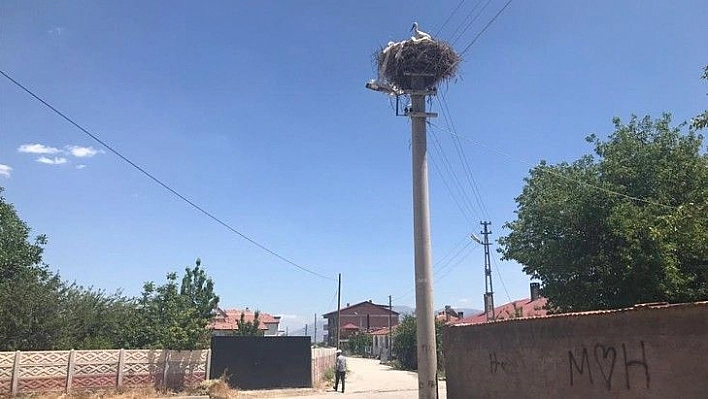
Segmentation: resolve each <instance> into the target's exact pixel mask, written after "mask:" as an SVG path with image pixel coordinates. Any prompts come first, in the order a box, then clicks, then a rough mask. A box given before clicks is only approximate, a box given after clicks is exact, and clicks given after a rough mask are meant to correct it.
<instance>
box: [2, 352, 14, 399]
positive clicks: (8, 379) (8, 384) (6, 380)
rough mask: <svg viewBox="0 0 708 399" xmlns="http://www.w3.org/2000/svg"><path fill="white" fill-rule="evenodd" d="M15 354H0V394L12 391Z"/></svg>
mask: <svg viewBox="0 0 708 399" xmlns="http://www.w3.org/2000/svg"><path fill="white" fill-rule="evenodd" d="M14 365H15V352H0V394H2V393H4V392H11V391H12V371H13V369H14Z"/></svg>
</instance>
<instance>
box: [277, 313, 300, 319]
mask: <svg viewBox="0 0 708 399" xmlns="http://www.w3.org/2000/svg"><path fill="white" fill-rule="evenodd" d="M280 319H281V320H298V319H300V316H298V315H296V314H283V315H280Z"/></svg>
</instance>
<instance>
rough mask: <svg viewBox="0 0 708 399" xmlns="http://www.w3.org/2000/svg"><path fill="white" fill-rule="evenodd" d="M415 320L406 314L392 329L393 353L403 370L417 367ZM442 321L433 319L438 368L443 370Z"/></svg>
mask: <svg viewBox="0 0 708 399" xmlns="http://www.w3.org/2000/svg"><path fill="white" fill-rule="evenodd" d="M417 325H418V323H417V321H416V318H415V316H412V315H406V316H404V317H403V320H401V322H400V323H398V325H397V326H396V329H395V330H394V331H393V353H394V354H395V356H396V359H397V360H398V364H399V366H400V367H401V368H402V369H403V370H417V369H418V350H417V342H418V339H417V333H416V329H417ZM444 325H445V323H443V322H442V321H439V320H435V347H436V349H437V355H438V370H443V368H444V363H443V354H442V328H443V326H444Z"/></svg>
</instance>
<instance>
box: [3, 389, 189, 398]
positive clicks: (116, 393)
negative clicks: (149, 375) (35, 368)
mask: <svg viewBox="0 0 708 399" xmlns="http://www.w3.org/2000/svg"><path fill="white" fill-rule="evenodd" d="M178 394H179V393H175V392H161V391H159V390H156V389H155V388H153V387H136V388H127V389H120V390H116V389H91V390H81V391H76V392H72V393H70V394H66V393H63V392H42V393H30V394H22V395H18V396H16V398H33V399H142V398H159V397H169V396H175V395H178Z"/></svg>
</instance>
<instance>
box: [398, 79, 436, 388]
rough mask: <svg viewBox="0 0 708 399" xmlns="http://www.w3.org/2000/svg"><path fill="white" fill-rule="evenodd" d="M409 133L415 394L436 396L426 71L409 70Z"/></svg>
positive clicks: (407, 91) (428, 93) (428, 90)
mask: <svg viewBox="0 0 708 399" xmlns="http://www.w3.org/2000/svg"><path fill="white" fill-rule="evenodd" d="M410 77H411V82H412V85H411V87H412V90H404V93H405V94H408V95H409V96H410V98H411V109H410V112H408V116H410V118H411V136H412V140H411V141H412V150H413V234H414V238H413V241H414V246H415V314H416V318H417V323H416V324H417V330H416V337H417V340H418V342H417V349H418V398H419V399H433V398H437V396H438V395H437V393H438V392H437V391H438V390H437V363H438V360H437V351H436V345H435V314H434V312H433V273H432V251H431V245H430V204H429V194H428V156H427V137H426V136H427V132H426V119H427V117H429V116H436V115H434V114H428V113H426V112H425V96H426V95H433V94H435V93H436V91H435V90H431V89H430V88H428V87H426V84H425V81H426V77H427V76H426V75H425V74H411V76H410Z"/></svg>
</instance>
